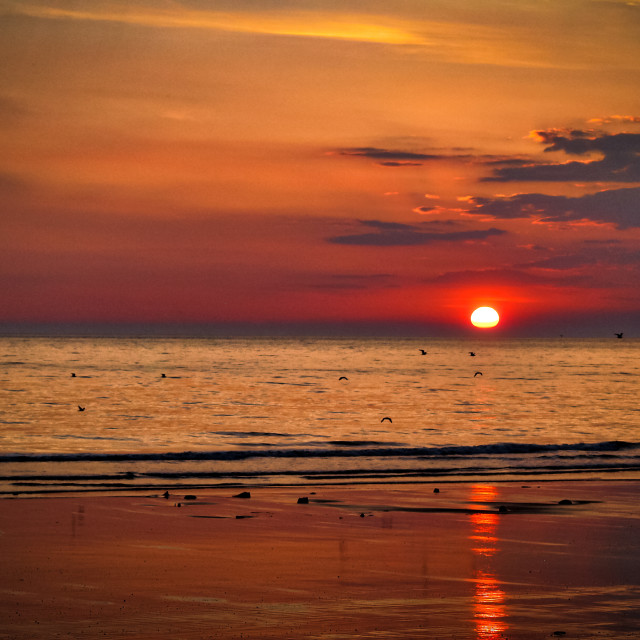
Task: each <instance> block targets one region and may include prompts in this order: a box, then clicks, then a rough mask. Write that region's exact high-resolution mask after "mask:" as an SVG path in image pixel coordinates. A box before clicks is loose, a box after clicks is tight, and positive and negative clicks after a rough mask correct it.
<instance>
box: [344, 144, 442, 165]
mask: <svg viewBox="0 0 640 640" xmlns="http://www.w3.org/2000/svg"><path fill="white" fill-rule="evenodd" d="M339 153H340V155H343V156H363V157H365V158H373V159H374V160H386V161H396V162H402V161H416V160H438V159H440V158H442V157H443V156H442V155H438V154H431V153H416V152H414V151H402V150H394V149H380V148H378V147H351V148H347V149H339Z"/></svg>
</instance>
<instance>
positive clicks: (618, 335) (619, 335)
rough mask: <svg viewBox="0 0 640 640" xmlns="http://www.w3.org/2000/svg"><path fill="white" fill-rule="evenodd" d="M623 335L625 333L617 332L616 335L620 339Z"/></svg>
mask: <svg viewBox="0 0 640 640" xmlns="http://www.w3.org/2000/svg"><path fill="white" fill-rule="evenodd" d="M623 335H624V333H616V336H617V337H618V339H620V338H622V336H623Z"/></svg>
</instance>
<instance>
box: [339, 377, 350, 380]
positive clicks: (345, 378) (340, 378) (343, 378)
mask: <svg viewBox="0 0 640 640" xmlns="http://www.w3.org/2000/svg"><path fill="white" fill-rule="evenodd" d="M348 379H349V378H347V376H340V377H339V378H338V380H348Z"/></svg>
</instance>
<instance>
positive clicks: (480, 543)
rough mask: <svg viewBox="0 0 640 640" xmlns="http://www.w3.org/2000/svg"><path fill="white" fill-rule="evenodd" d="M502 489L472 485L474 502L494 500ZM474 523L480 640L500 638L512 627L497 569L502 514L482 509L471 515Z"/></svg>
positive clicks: (475, 597)
mask: <svg viewBox="0 0 640 640" xmlns="http://www.w3.org/2000/svg"><path fill="white" fill-rule="evenodd" d="M497 497H498V490H497V488H496V487H493V486H491V485H479V484H478V485H472V486H471V498H470V500H471V502H472V503H473V502H476V503H477V502H483V503H493V502H495V501H496V499H497ZM469 517H470V520H471V524H472V526H473V528H472V531H471V535H470V536H469V539H470V540H471V544H472V546H471V550H472V552H473V555H474V559H475V565H474V573H473V580H474V584H475V590H474V594H473V617H474V620H475V627H476V638H477V640H500V639H502V638H503V637H504V634H505V632H506V631H507V629H508V628H509V627H508V625H507V623H506V618H507V608H506V604H505V592H504V591H503V590H502V589H501V587H500V582H499V580H498V578H497V577H496V575H495V571H494V569H493V566H492V565H493V563H492V558H493V556H494V555H495V554H496V553H498V551H499V548H498V543H499V539H498V537H497V536H496V532H497V528H498V523H499V520H500V516H499V515H498V514H497V513H486V512H478V513H473V514H471V515H470V516H469Z"/></svg>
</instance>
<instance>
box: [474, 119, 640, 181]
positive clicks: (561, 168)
mask: <svg viewBox="0 0 640 640" xmlns="http://www.w3.org/2000/svg"><path fill="white" fill-rule="evenodd" d="M534 136H535V137H536V138H537V139H538V140H539V141H540V142H542V143H543V144H544V145H546V146H545V152H557V151H562V152H564V153H565V154H567V155H570V156H592V155H597V156H600V157H599V159H589V158H586V159H585V160H584V161H582V162H579V161H572V162H565V163H554V164H550V163H536V162H529V163H528V164H524V165H523V164H522V161H521V160H516V161H515V165H514V164H513V163H512V162H508V163H507V162H499V163H498V164H499V165H502V166H500V167H499V168H497V169H494V172H493V175H492V176H489V177H486V178H484V179H483V180H484V181H485V182H522V181H542V182H565V181H574V182H575V181H577V182H640V134H638V133H617V134H608V133H603V132H593V131H583V130H581V129H572V130H569V131H560V130H556V129H551V130H546V131H535V132H534ZM519 165H520V166H519Z"/></svg>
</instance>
